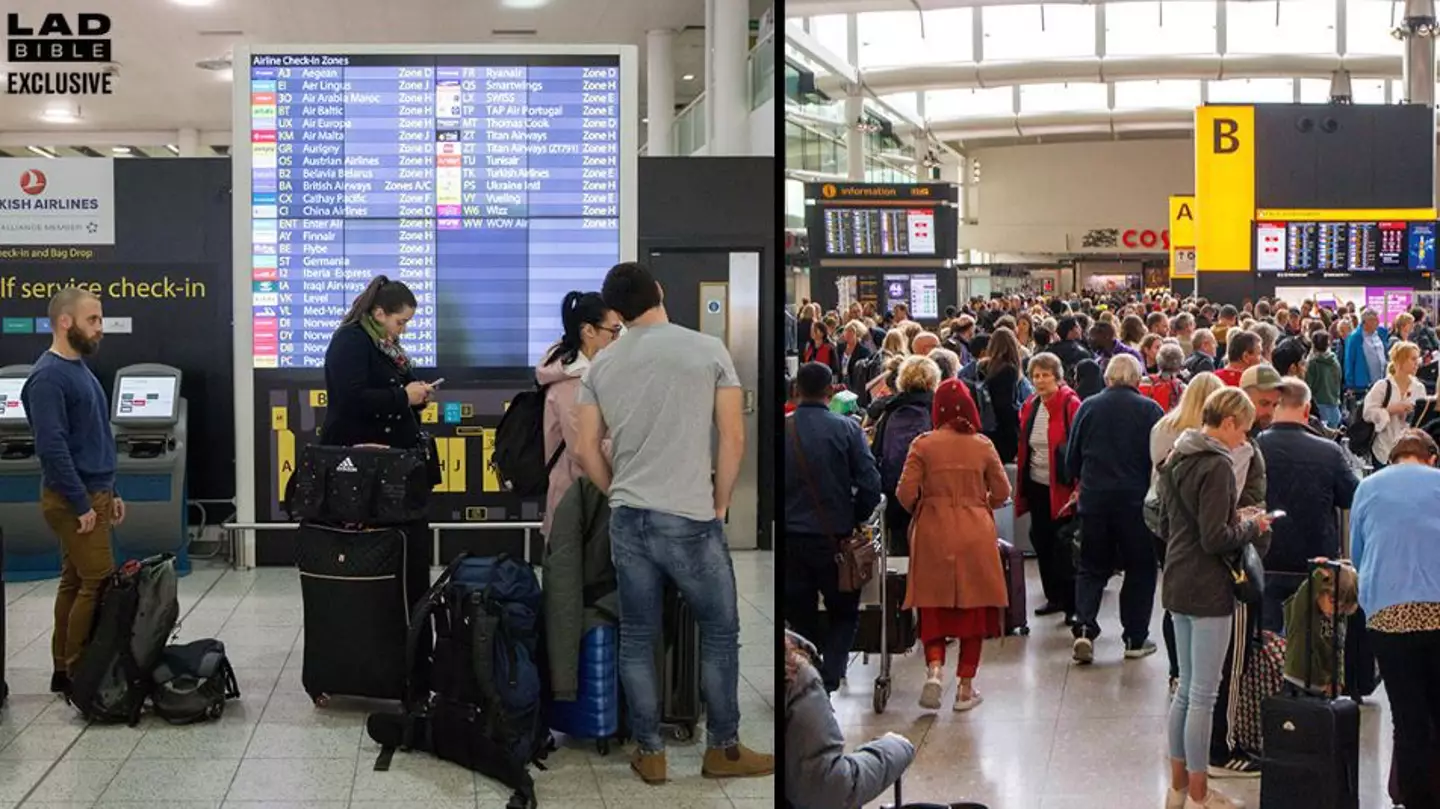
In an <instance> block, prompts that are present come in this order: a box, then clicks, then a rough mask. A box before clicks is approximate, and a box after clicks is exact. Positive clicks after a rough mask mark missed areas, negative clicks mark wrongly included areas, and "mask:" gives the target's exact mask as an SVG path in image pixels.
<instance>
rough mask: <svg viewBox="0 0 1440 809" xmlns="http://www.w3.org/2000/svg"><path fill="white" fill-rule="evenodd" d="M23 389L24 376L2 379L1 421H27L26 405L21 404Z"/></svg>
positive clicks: (0, 393) (0, 383)
mask: <svg viewBox="0 0 1440 809" xmlns="http://www.w3.org/2000/svg"><path fill="white" fill-rule="evenodd" d="M23 387H25V377H23V376H16V377H6V378H3V379H0V421H10V420H12V419H13V420H16V421H24V420H25V405H23V404H21V402H20V389H21V388H23Z"/></svg>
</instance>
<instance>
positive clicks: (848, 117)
mask: <svg viewBox="0 0 1440 809" xmlns="http://www.w3.org/2000/svg"><path fill="white" fill-rule="evenodd" d="M864 116H865V97H864V96H862V95H860V88H859V87H853V88H851V90H850V95H848V96H846V97H845V175H846V177H848V178H849V180H850V182H852V183H863V182H865V133H864V132H861V131H860V130H859V128H857V127H856V124H858V123H860V120H861V119H862V118H863V117H864Z"/></svg>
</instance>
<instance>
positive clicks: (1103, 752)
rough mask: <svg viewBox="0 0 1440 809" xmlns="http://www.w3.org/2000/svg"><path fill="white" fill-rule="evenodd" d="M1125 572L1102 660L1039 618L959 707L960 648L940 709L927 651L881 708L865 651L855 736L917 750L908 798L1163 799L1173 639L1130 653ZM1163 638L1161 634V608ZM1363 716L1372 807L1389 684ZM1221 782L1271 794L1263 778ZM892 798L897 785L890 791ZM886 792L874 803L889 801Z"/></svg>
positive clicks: (1365, 782)
mask: <svg viewBox="0 0 1440 809" xmlns="http://www.w3.org/2000/svg"><path fill="white" fill-rule="evenodd" d="M1027 566H1028V568H1029V571H1028V572H1029V577H1028V580H1027V587H1028V594H1029V598H1030V606H1031V607H1032V608H1033V607H1036V606H1038V605H1039V603H1040V602H1041V601H1043V598H1041V597H1040V581H1039V577H1038V575H1037V572H1036V569H1035V563H1034V562H1033V561H1030V562H1027ZM1119 585H1120V579H1118V578H1117V579H1114V580H1112V582H1111V585H1110V589H1109V590H1108V591H1107V592H1106V594H1105V602H1104V607H1103V609H1102V611H1101V627H1102V629H1103V630H1104V632H1105V635H1104V636H1103V637H1102V638H1101V639H1100V640H1099V641H1098V642H1097V643H1096V648H1095V663H1094V664H1093V665H1091V666H1090V667H1088V668H1078V667H1076V666H1075V665H1073V664H1072V663H1071V662H1070V632H1069V630H1068V629H1067V628H1066V627H1064V626H1063V625H1062V624H1061V622H1060V619H1059V618H1058V617H1054V618H1034V617H1033V616H1032V617H1031V618H1030V635H1029V636H1028V637H1015V638H1005V639H1003V640H994V641H990V642H988V643H987V644H986V645H985V652H984V656H983V658H982V660H981V663H980V673H979V676H978V677H977V678H976V687H977V688H978V689H979V691H980V692H981V694H982V695H984V697H985V702H984V703H983V704H981V705H980V706H979V707H978V708H976V709H975V710H973V711H971V712H969V713H964V714H956V713H954V712H953V711H951V709H950V706H951V704H952V703H953V701H954V691H955V686H954V680H953V679H952V678H953V674H954V669H953V666H954V662H955V661H954V647H953V646H952V647H951V648H950V650H949V656H948V658H949V659H948V660H947V661H946V664H947V677H946V679H947V691H946V694H945V701H944V702H943V703H942V705H941V709H940V710H939V711H938V712H935V713H933V714H927V713H926V712H924V711H922V710H921V709H920V708H919V707H918V706H917V705H916V699H917V698H918V697H919V695H920V685H921V683H922V682H923V680H924V677H925V671H924V669H925V666H924V657H923V655H921V654H920V653H918V651H917V652H915V653H912V654H910V655H907V656H904V657H897V658H894V662H893V677H894V680H893V689H894V694H893V696H892V697H891V699H890V703H889V706H888V707H887V709H886V711H885V713H884V714H882V715H878V716H877V715H876V714H875V712H874V710H873V709H872V707H871V694H872V691H873V682H874V678H875V676H876V674H877V673H878V661H877V660H876V659H875V658H871V661H870V665H868V666H865V665H862V664H861V663H860V661H859V659H858V658H857V659H856V660H855V662H854V663H853V664H852V665H851V667H850V672H849V675H850V676H849V680H848V681H847V683H846V684H845V686H844V687H843V688H842V690H841V691H840V692H839V693H838V694H837V695H836V697H835V701H834V702H835V710H836V713H837V714H838V716H839V719H840V724H841V725H842V727H843V728H844V730H845V734H846V737H847V741H848V742H849V743H850V746H851V747H853V746H855V745H858V744H860V743H863V742H864V741H866V740H868V739H870V738H873V737H874V736H877V735H879V734H881V733H884V732H886V731H894V732H896V733H901V734H903V735H905V736H906V737H908V738H909V739H910V740H911V741H913V742H915V743H916V745H917V746H918V748H919V753H918V755H917V757H916V760H915V763H914V765H913V766H912V767H911V769H910V771H909V772H908V773H907V774H906V776H905V778H904V781H903V785H904V796H905V799H906V800H907V801H924V800H929V801H960V800H972V801H980V802H983V803H985V804H986V805H987V806H989V807H990V809H1159V807H1161V806H1163V801H1164V790H1165V787H1166V781H1167V778H1168V772H1169V765H1168V763H1167V761H1166V756H1165V743H1164V740H1165V730H1164V728H1165V713H1166V710H1167V709H1168V698H1167V695H1166V662H1165V651H1164V648H1163V645H1162V647H1161V649H1160V651H1158V652H1157V653H1156V654H1154V655H1152V656H1150V657H1148V658H1145V659H1143V660H1132V661H1126V660H1124V659H1123V658H1122V656H1121V648H1120V640H1119V635H1120V631H1119V619H1118V617H1117V615H1116V604H1117V602H1118V600H1119V599H1118V589H1119ZM1151 633H1152V637H1153V638H1154V639H1155V641H1156V643H1157V644H1159V643H1161V642H1162V641H1161V636H1160V612H1159V606H1158V604H1157V606H1156V614H1155V620H1154V623H1153V626H1152V630H1151ZM1366 702H1367V704H1366V707H1365V708H1364V709H1363V713H1362V719H1361V729H1360V734H1361V757H1360V806H1362V807H1366V809H1373V808H1375V807H1388V806H1389V805H1390V804H1389V801H1388V800H1386V798H1385V788H1384V785H1385V778H1386V775H1387V774H1388V772H1389V770H1388V767H1389V764H1390V747H1391V744H1390V719H1389V716H1388V714H1389V707H1388V705H1387V704H1386V701H1385V695H1384V688H1383V687H1382V688H1381V690H1380V691H1378V692H1377V693H1376V694H1375V696H1374V698H1373V699H1370V700H1367V701H1366ZM1213 784H1214V785H1215V786H1218V787H1219V788H1220V789H1222V790H1224V791H1226V792H1228V793H1229V794H1230V795H1232V796H1235V797H1239V798H1242V799H1244V800H1245V802H1246V805H1247V806H1248V807H1250V809H1256V807H1258V806H1259V805H1260V798H1259V795H1260V784H1259V781H1258V779H1255V780H1228V779H1227V780H1224V781H1220V780H1217V781H1214V782H1213ZM882 800H883V801H884V802H885V803H890V802H892V796H890V795H888V794H887V795H886V796H884V797H883V799H882ZM880 803H881V802H880V801H877V802H876V803H875V804H874V805H876V806H878V805H880Z"/></svg>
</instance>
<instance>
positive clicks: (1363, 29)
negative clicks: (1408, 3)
mask: <svg viewBox="0 0 1440 809" xmlns="http://www.w3.org/2000/svg"><path fill="white" fill-rule="evenodd" d="M1392 9H1393V10H1394V15H1393V16H1392V15H1391V10H1392ZM1404 16H1405V4H1404V3H1394V2H1392V1H1391V0H1349V2H1348V4H1347V5H1346V6H1345V53H1347V54H1352V53H1353V54H1383V55H1386V56H1399V55H1400V54H1401V53H1403V52H1404V50H1405V47H1404V45H1403V44H1401V42H1400V40H1398V39H1396V38H1395V37H1393V36H1391V35H1390V31H1391V30H1393V29H1394V28H1395V26H1397V25H1399V24H1400V21H1401V19H1402V18H1404Z"/></svg>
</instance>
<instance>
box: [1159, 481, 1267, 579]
mask: <svg viewBox="0 0 1440 809" xmlns="http://www.w3.org/2000/svg"><path fill="white" fill-rule="evenodd" d="M1227 473H1228V470H1227ZM1165 479H1166V481H1167V482H1168V483H1169V484H1170V499H1171V501H1172V502H1174V503H1175V504H1176V505H1177V506H1179V509H1180V511H1181V512H1183V513H1184V515H1185V518H1186V519H1187V520H1189V521H1190V524H1191V525H1192V526H1194V528H1195V537H1196V541H1199V537H1200V519H1199V517H1198V516H1197V515H1196V514H1195V513H1194V512H1192V511H1190V510H1189V509H1188V508H1186V507H1185V501H1184V499H1183V498H1181V496H1180V487H1178V486H1176V485H1175V467H1174V466H1173V465H1171V466H1168V467H1167V468H1166V469H1165ZM1166 539H1168V537H1167V538H1166ZM1220 561H1222V562H1224V563H1225V566H1226V567H1227V568H1229V569H1230V579H1231V582H1232V585H1233V588H1234V591H1235V599H1236V600H1237V601H1239V602H1241V603H1242V604H1250V605H1252V606H1253V605H1256V604H1259V603H1260V602H1261V601H1262V600H1264V594H1265V566H1264V564H1262V563H1261V561H1260V552H1259V551H1257V550H1255V545H1254V544H1252V543H1249V542H1247V543H1245V547H1243V548H1241V549H1240V550H1238V551H1235V552H1233V553H1227V554H1225V555H1223V556H1221V557H1220Z"/></svg>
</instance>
